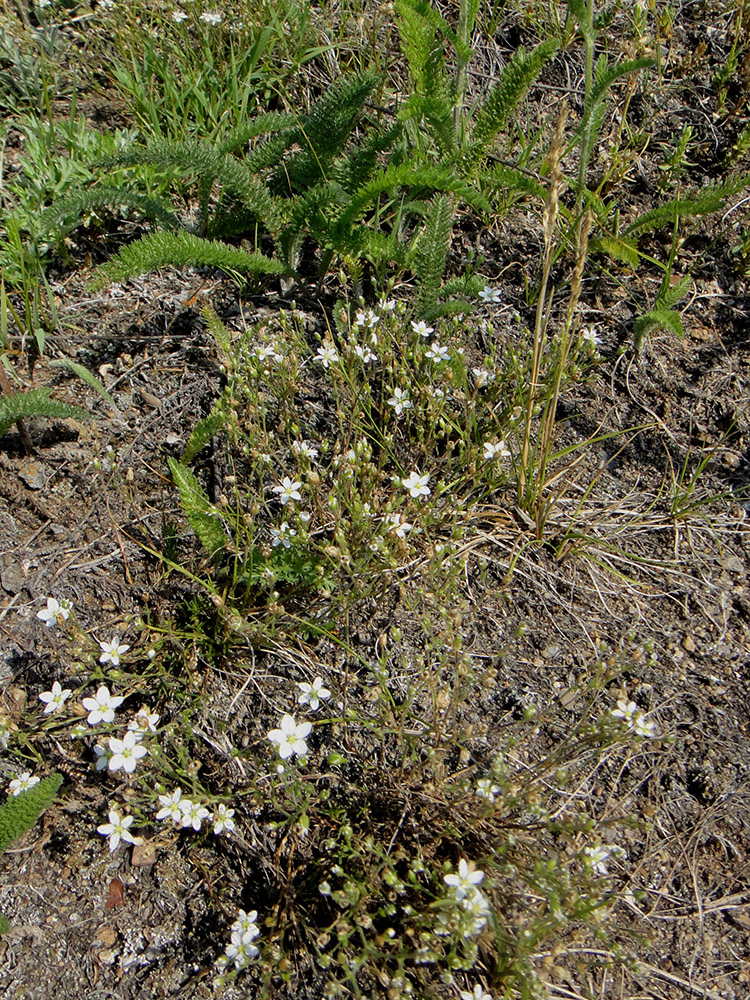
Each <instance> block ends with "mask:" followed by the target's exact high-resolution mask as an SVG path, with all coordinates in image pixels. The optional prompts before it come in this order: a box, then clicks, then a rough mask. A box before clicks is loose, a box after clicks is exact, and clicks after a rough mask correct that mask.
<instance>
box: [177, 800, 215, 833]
mask: <svg viewBox="0 0 750 1000" xmlns="http://www.w3.org/2000/svg"><path fill="white" fill-rule="evenodd" d="M180 809H181V810H182V820H181V822H182V825H183V826H184V827H188V826H192V828H193V829H194V830H195V831H196V833H197V831H198V830H200V828H201V823H202V822H203V820H204V819H205V818H206V817H207V816H208V815H210V814H209V811H208V809H206V807H205V806H202V805H201V804H200V802H193V800H192V799H183V800H182V801H181V802H180Z"/></svg>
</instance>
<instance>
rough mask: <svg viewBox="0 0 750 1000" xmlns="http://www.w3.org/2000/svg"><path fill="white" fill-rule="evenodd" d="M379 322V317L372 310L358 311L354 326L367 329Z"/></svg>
mask: <svg viewBox="0 0 750 1000" xmlns="http://www.w3.org/2000/svg"><path fill="white" fill-rule="evenodd" d="M379 322H380V316H378V314H377V313H376V312H375V311H374V310H372V309H358V310H357V318H356V319H355V320H354V325H355V326H365V327H368V328H369V329H372V327H374V326H377V325H378V323H379Z"/></svg>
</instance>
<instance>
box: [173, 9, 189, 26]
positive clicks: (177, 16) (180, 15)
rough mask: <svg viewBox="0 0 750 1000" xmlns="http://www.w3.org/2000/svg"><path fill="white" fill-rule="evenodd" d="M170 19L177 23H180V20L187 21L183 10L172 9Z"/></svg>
mask: <svg viewBox="0 0 750 1000" xmlns="http://www.w3.org/2000/svg"><path fill="white" fill-rule="evenodd" d="M172 20H173V21H176V22H177V23H178V24H179V23H180V21H187V14H186V13H185V11H184V10H173V11H172Z"/></svg>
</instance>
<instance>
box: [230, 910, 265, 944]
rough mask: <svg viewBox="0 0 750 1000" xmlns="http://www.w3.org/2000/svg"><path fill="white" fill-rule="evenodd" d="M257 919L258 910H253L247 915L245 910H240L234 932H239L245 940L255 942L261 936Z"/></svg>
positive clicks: (233, 928)
mask: <svg viewBox="0 0 750 1000" xmlns="http://www.w3.org/2000/svg"><path fill="white" fill-rule="evenodd" d="M257 919H258V911H257V910H251V911H250V912H249V913H245V911H244V910H239V911H238V913H237V919H236V920H235V922H234V923H233V924H232V931H238V932H239V933H240V934H241V935H242V936H243V938H245V940H247V941H253V940H254V939H255V938H257V936H258V935H259V934H260V931H259V930H258V926H257V923H256V921H257Z"/></svg>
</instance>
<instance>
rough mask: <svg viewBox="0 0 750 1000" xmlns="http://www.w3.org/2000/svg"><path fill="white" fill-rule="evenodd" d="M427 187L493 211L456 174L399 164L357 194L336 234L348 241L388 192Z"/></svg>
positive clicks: (477, 207)
mask: <svg viewBox="0 0 750 1000" xmlns="http://www.w3.org/2000/svg"><path fill="white" fill-rule="evenodd" d="M404 187H408V188H416V189H419V188H426V189H427V190H428V191H444V192H446V193H452V194H454V195H456V196H457V197H458V198H460V199H461V200H462V201H464V202H466V204H467V205H470V206H471V207H472V208H475V209H476V210H477V211H480V212H489V211H490V206H489V203H488V201H487V199H486V198H485V197H484V195H483V194H481V193H480V192H479V191H477V190H476V188H473V187H470V186H469V185H468V184H466V182H465V181H463V180H462V179H461V178H460V177H458V176H457V175H456V173H455V171H453V170H450V169H447V168H444V167H439V166H437V167H413V166H411V164H408V163H405V164H399V165H398V166H391V167H387V168H386V169H385V170H384V171H383V172H382V173H381V174H380V175H379V176H378V177H375V178H374V179H373V180H371V181H370V182H369V183H367V184H365V185H364V186H363V187H362V188H360V190H359V191H357V192H356V194H355V195H354V197H353V198H352V199H351V201H350V203H349V204H348V205H347V206H346V208H345V209H344V211H343V212H342V213H341V214H340V216H339V217H338V219H337V220H336V223H335V226H334V235H335V238H336V239H337V240H338V239H339V238H344V237H345V235H346V233H347V232H348V231H349V230H350V229H351V227H352V226H353V225H354V223H355V222H356V221H357V219H358V218H359V217H360V216H361V215H362V214H363V213H364V212H365V211H366V210H367V209H368V208H369V206H370V205H371V204H372V203H373V201H374V200H375V199H376V198H377V197H378V196H379V195H381V194H384V193H385V192H387V191H393V190H395V189H398V188H404Z"/></svg>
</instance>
